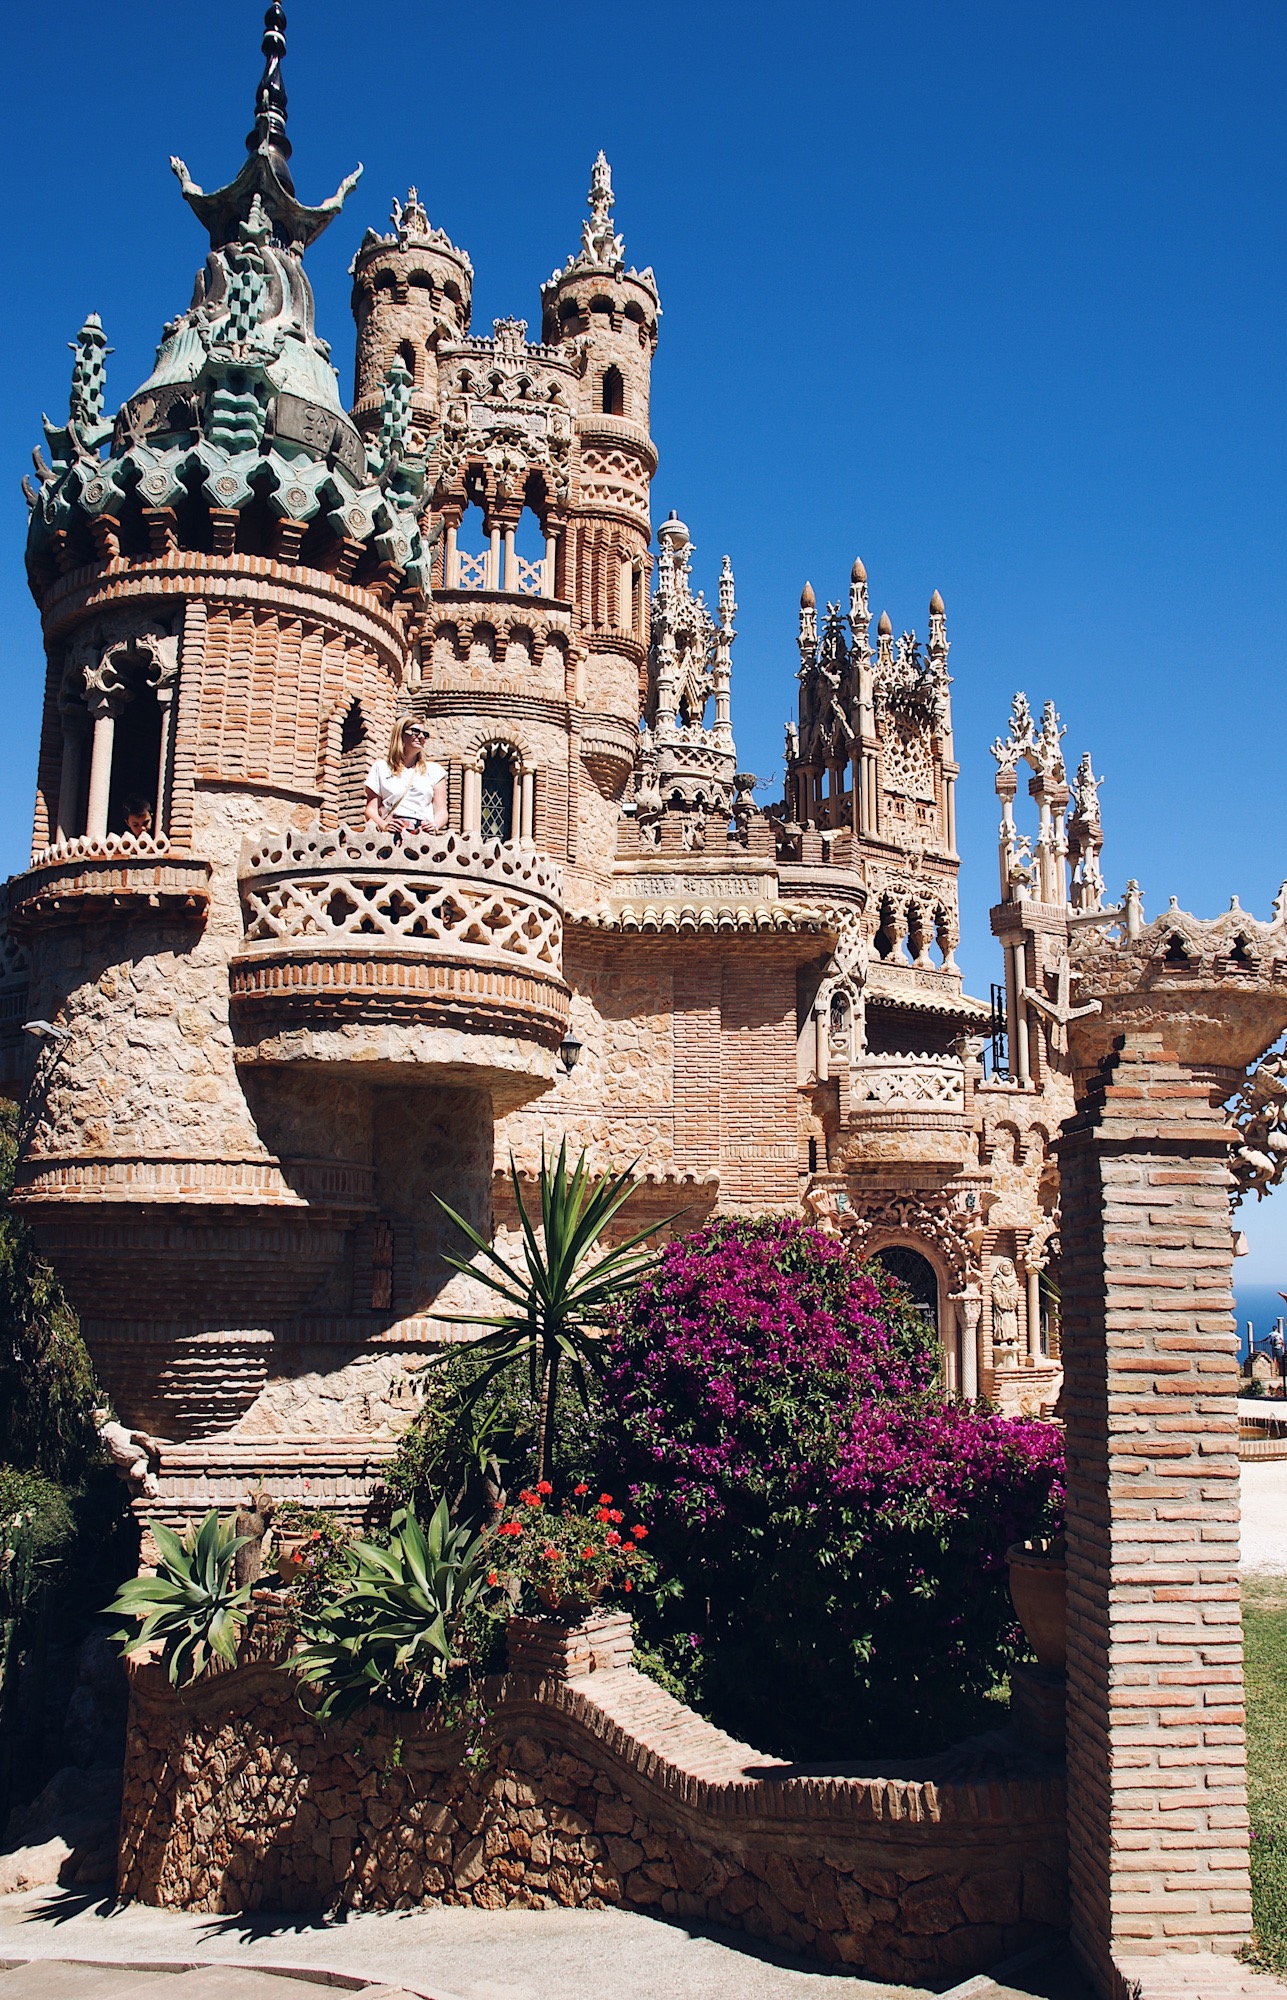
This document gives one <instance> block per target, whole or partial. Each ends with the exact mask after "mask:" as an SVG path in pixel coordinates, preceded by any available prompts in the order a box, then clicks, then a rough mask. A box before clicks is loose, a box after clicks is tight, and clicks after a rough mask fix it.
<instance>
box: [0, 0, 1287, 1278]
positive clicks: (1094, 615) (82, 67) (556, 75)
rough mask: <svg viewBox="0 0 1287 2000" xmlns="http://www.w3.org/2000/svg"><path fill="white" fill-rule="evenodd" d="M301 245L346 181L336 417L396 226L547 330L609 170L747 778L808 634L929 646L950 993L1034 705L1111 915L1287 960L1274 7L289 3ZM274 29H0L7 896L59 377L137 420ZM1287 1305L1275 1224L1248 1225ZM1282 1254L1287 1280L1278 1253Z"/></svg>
mask: <svg viewBox="0 0 1287 2000" xmlns="http://www.w3.org/2000/svg"><path fill="white" fill-rule="evenodd" d="M287 12H288V14H289V17H290V30H289V54H288V58H287V70H286V77H287V84H288V88H289V92H290V130H291V136H292V139H293V142H294V146H295V155H294V163H293V164H294V166H295V169H296V180H297V185H298V187H299V190H300V194H301V196H302V198H304V199H305V200H310V201H315V200H319V199H321V198H322V196H324V195H326V194H329V193H330V192H331V191H332V189H333V188H334V187H335V186H336V184H337V183H338V181H339V180H340V178H341V177H342V175H343V174H344V173H346V172H347V171H348V170H349V168H350V167H352V166H353V165H354V164H355V163H356V161H358V160H359V159H360V160H362V161H363V162H364V163H365V167H366V172H365V175H364V177H363V180H362V181H361V183H360V184H359V187H358V189H357V191H356V193H355V194H354V195H353V196H352V197H351V199H350V201H349V204H348V207H347V209H346V211H345V214H344V215H343V216H342V217H341V219H340V220H339V221H338V222H337V223H335V224H333V226H332V228H331V230H330V231H329V233H328V234H327V235H326V236H325V237H324V238H323V240H322V241H321V243H319V245H318V246H317V248H316V251H315V252H314V253H313V254H312V255H311V257H310V268H311V271H312V276H313V283H314V285H315V287H316V290H317V295H318V308H319V321H320V326H321V330H322V332H323V333H324V334H325V335H326V336H327V338H329V339H330V340H331V341H332V343H333V345H334V349H335V355H336V359H337V362H338V364H339V367H340V372H341V377H342V380H343V383H344V386H345V392H346V394H347V393H348V389H349V384H350V369H351V360H352V322H351V319H350V317H349V311H348V281H347V278H346V275H345V269H346V266H347V264H348V261H349V259H350V257H351V256H352V253H353V251H354V249H355V248H356V245H357V243H358V241H359V239H360V237H361V235H362V232H363V230H364V229H365V228H366V226H367V225H368V223H375V224H377V225H383V223H384V221H385V218H386V216H387V213H388V206H389V201H390V198H391V197H392V196H393V195H394V194H399V195H403V194H405V192H406V187H407V184H408V182H409V181H415V182H416V183H417V184H418V186H419V188H420V191H421V195H422V197H423V199H424V201H425V203H426V206H427V207H428V210H429V213H430V217H431V219H432V220H433V221H434V222H435V223H438V224H440V225H441V226H442V227H444V228H446V229H447V230H448V231H449V232H450V234H451V235H452V237H453V238H454V240H455V241H456V242H458V243H460V244H462V245H463V246H464V247H465V248H466V249H467V250H468V251H469V253H470V256H471V257H472V259H473V262H474V267H475V271H476V274H477V275H476V289H475V314H474V322H475V327H476V328H477V329H478V330H480V331H484V332H485V331H488V330H489V329H490V323H491V320H492V319H493V318H494V317H496V316H498V315H500V314H502V313H511V312H514V313H518V314H520V315H522V316H525V317H526V318H527V319H528V320H529V322H530V323H531V327H532V331H533V333H535V332H536V330H537V327H538V323H539V304H538V298H537V288H538V285H539V283H540V281H541V280H542V279H543V278H544V277H546V276H547V275H548V274H549V272H550V270H551V268H552V267H553V266H554V265H555V264H556V263H561V262H562V261H563V259H564V257H565V256H566V255H567V254H568V252H569V251H571V250H573V249H574V248H575V247H576V244H577V240H578V231H579V225H580V219H581V216H582V214H583V212H584V195H585V190H586V186H587V183H588V176H589V167H590V162H591V160H592V158H593V156H594V153H595V151H596V150H597V148H598V147H599V146H603V147H604V148H605V149H606V151H607V153H608V156H609V158H610V160H611V162H612V166H613V171H614V177H615V183H616V189H617V211H616V216H617V224H618V227H619V228H620V229H621V230H623V232H624V234H625V238H626V250H627V255H628V257H629V259H630V260H631V261H632V262H634V263H637V264H640V265H642V264H645V263H651V264H652V265H653V266H654V268H655V270H656V273H657V279H658V283H659V285H660V289H661V297H662V304H663V307H664V318H663V321H662V340H661V347H660V350H659V353H658V357H657V365H656V372H655V378H654V391H655V393H654V404H653V416H654V421H653V430H654V434H655V436H656V439H657V442H658V445H659V447H660V452H661V467H660V471H659V473H658V476H657V481H656V488H655V494H654V501H655V507H654V512H655V514H656V515H657V517H658V518H660V517H661V516H662V515H664V514H665V512H666V511H667V510H668V509H670V508H671V507H675V508H677V509H678V510H679V512H680V513H681V514H682V515H683V517H684V518H685V520H686V521H687V522H688V524H689V526H690V528H691V529H692V532H693V535H694V537H695V540H696V542H697V544H698V557H697V567H698V573H699V580H701V581H703V582H705V584H706V585H707V588H708V590H712V589H713V585H714V580H715V577H716V574H717V571H718V564H719V558H720V556H721V555H722V554H723V552H724V551H725V550H727V551H728V553H729V554H730V555H731V557H732V560H733V565H734V569H735V571H736V575H737V584H738V601H739V605H740V614H739V619H738V624H739V630H740V634H741V636H740V637H739V640H738V643H737V648H736V653H735V670H736V677H735V683H734V689H735V705H734V721H735V725H736V728H737V735H738V744H739V749H740V751H741V761H742V763H743V764H744V765H745V766H747V767H749V768H750V769H753V770H755V771H757V772H759V773H760V774H761V776H762V777H765V778H772V777H774V776H775V775H778V774H780V771H781V736H782V723H783V721H784V720H785V718H786V716H787V714H788V713H789V710H790V707H791V703H792V700H793V695H794V684H793V681H792V672H793V668H794V664H795V651H794V631H795V606H796V604H797V601H798V598H799V591H800V585H801V583H802V581H803V580H804V578H805V577H806V576H808V577H810V578H811V579H812V581H813V583H814V586H815V588H816V590H817V593H818V597H819V600H820V601H825V599H826V598H827V597H828V596H842V595H843V593H844V591H845V589H846V584H847V578H848V573H849V568H850V564H851V562H852V560H853V557H854V555H855V554H856V553H861V555H862V557H863V559H864V561H865V562H866V565H867V569H868V573H869V576H870V579H871V591H872V602H873V609H874V610H877V611H878V610H879V609H880V608H881V607H882V606H885V607H887V608H888V610H889V612H890V615H891V617H892V619H893V621H894V626H895V629H896V630H900V629H901V628H902V627H903V626H904V625H908V624H914V625H916V626H917V628H918V629H920V630H921V631H922V632H923V630H924V624H925V610H926V605H927V602H928V599H929V595H930V592H931V590H932V589H933V588H934V587H935V586H937V587H938V588H939V589H941V590H942V592H943V595H944V597H945V599H946V601H947V608H948V619H949V634H950V637H951V639H952V642H953V652H952V658H951V666H952V670H953V673H954V675H955V690H954V697H955V711H956V728H957V746H958V754H959V756H960V759H961V763H962V766H963V771H962V780H961V787H960V838H961V846H962V851H963V854H964V857H965V863H966V866H965V870H964V872H963V876H962V916H963V927H964V931H965V945H964V949H963V951H962V954H961V956H962V962H963V964H964V967H965V970H966V975H967V980H968V982H969V984H970V985H971V987H972V988H973V989H974V990H975V991H976V992H980V991H983V992H985V991H986V987H987V982H988V980H989V979H990V978H994V977H996V976H997V969H998V968H997V965H996V962H995V959H994V956H993V952H992V948H991V945H990V941H989V939H988V935H987V919H986V910H987V906H988V904H989V902H990V901H991V900H992V897H993V894H994V892H995V883H994V867H995V863H994V858H993V853H994V850H993V836H994V827H995V819H996V809H995V802H994V800H993V796H992V790H991V771H992V764H991V760H990V758H989V757H988V755H987V749H986V746H987V744H988V743H989V742H990V741H991V740H992V737H993V736H994V735H995V734H996V733H997V730H998V729H999V728H1000V727H1001V725H1002V724H1003V722H1004V718H1005V714H1006V711H1007V709H1008V705H1009V700H1010V696H1011V694H1012V692H1013V691H1014V689H1015V688H1016V687H1020V686H1021V687H1023V688H1025V689H1026V691H1027V693H1028V694H1029V696H1030V697H1031V698H1032V700H1033V702H1034V704H1036V703H1039V702H1040V701H1042V700H1043V699H1044V698H1045V697H1046V696H1047V695H1053V697H1054V698H1055V700H1056V702H1057V703H1058V705H1059V708H1060V710H1061V712H1062V714H1063V717H1064V720H1065V721H1066V722H1067V724H1068V738H1067V749H1068V751H1069V753H1070V761H1072V760H1075V758H1076V757H1077V756H1078V755H1079V754H1080V752H1081V750H1082V749H1083V748H1084V747H1089V748H1091V750H1092V751H1093V753H1094V755H1095V758H1096V764H1097V767H1102V769H1103V771H1104V772H1105V773H1106V782H1105V785H1104V790H1103V794H1102V801H1103V808H1104V816H1105V822H1106V828H1107V836H1108V844H1107V848H1106V852H1105V857H1104V859H1105V868H1106V873H1107V876H1108V881H1109V885H1110V889H1112V890H1113V891H1116V890H1117V889H1119V888H1120V885H1121V883H1122V881H1123V880H1124V878H1125V877H1126V875H1128V874H1134V875H1136V876H1138V878H1139V880H1140V881H1141V883H1142V884H1143V887H1144V891H1145V897H1146V908H1147V909H1148V910H1149V911H1152V912H1156V911H1157V910H1158V909H1159V908H1160V907H1161V906H1163V905H1164V904H1165V902H1166V899H1167V897H1168V896H1169V895H1170V894H1171V893H1172V892H1174V893H1176V894H1177V895H1178V896H1179V898H1180V900H1181V902H1182V904H1184V906H1185V907H1186V908H1189V909H1192V910H1195V911H1197V912H1198V913H1200V914H1208V915H1209V914H1212V913H1214V912H1215V911H1216V910H1218V909H1220V908H1223V907H1224V906H1225V905H1226V904H1227V902H1228V899H1229V896H1230V894H1231V893H1233V892H1235V891H1236V892H1237V894H1238V895H1239V897H1240V898H1241V900H1242V902H1243V904H1244V905H1245V906H1246V907H1247V908H1248V909H1251V910H1252V911H1254V912H1256V913H1257V914H1260V915H1267V914H1268V909H1269V904H1270V900H1271V898H1272V896H1273V894H1274V892H1275V890H1276V889H1277V887H1278V885H1279V883H1280V881H1281V880H1282V879H1283V877H1284V875H1287V840H1285V839H1284V838H1283V835H1282V833H1281V830H1280V829H1281V824H1282V804H1281V800H1282V787H1283V756H1282V750H1283V738H1284V728H1283V724H1284V694H1283V689H1284V675H1283V667H1284V655H1285V654H1287V604H1285V602H1284V599H1285V596H1287V592H1285V589H1284V586H1285V583H1287V486H1285V483H1284V415H1285V409H1287V368H1285V366H1284V354H1283V339H1282V328H1283V325H1284V322H1285V320H1287V312H1285V311H1284V307H1285V305H1287V298H1285V296H1284V294H1285V292H1287V278H1285V277H1284V272H1285V271H1287V259H1285V258H1284V242H1283V236H1284V213H1285V209H1287V196H1285V193H1284V190H1285V189H1287V136H1285V131H1284V118H1283V111H1282V106H1283V102H1284V84H1285V83H1287V6H1284V5H1283V4H1282V0H1273V4H1260V0H1222V4H1220V5H1215V4H1210V0H1208V4H1206V5H1201V6H1199V5H1195V4H1191V0H1079V4H1076V5H1074V4H1072V0H1059V3H1058V4H1056V0H1024V4H1006V3H1005V0H998V4H984V3H983V0H942V4H917V0H894V4H890V0H882V4H873V3H872V0H845V3H844V4H825V0H797V4H795V5H793V6H790V7H784V6H765V5H761V4H744V5H742V6H740V7H733V6H730V5H727V4H724V5H716V4H711V0H690V4H688V5H686V6H684V7H682V8H680V9H678V10H668V9H664V8H657V7H653V8H647V9H640V8H625V7H617V8H613V9H609V10H601V11H599V12H598V13H593V12H591V13H589V14H587V13H586V12H585V10H582V9H579V8H572V7H566V6H559V5H557V4H556V5H555V6H553V7H549V8H538V7H535V6H525V7H515V6H513V5H511V4H508V0H493V4H491V5H490V6H488V7H486V8H478V7H474V8H469V9H462V8H457V7H452V6H450V5H446V4H442V5H434V6H432V7H430V6H426V5H424V4H422V0H401V4H399V5H398V6H392V5H389V4H386V0H367V4H366V5H364V6H362V7H360V8H359V7H353V6H351V5H348V6H345V5H341V4H339V0H287ZM261 17H262V9H261V8H259V7H257V6H255V5H253V4H251V0H235V4H234V0H216V4H215V5H214V6H210V5H208V4H206V5H201V6H198V5H196V4H193V0H167V4H166V5H164V6H162V5H160V4H157V0H132V4H129V5H121V4H120V0H94V4H93V5H90V4H89V3H88V0H58V4H57V5H56V6H47V7H43V8H32V7H24V8H19V7H17V6H14V7H11V8H10V9H9V10H8V11H7V18H6V25H5V31H4V32H5V44H6V46H5V62H4V80H3V86H2V88H3V93H4V128H3V129H4V133H5V142H6V155H7V181H8V199H7V201H6V202H5V204H4V208H3V214H2V215H0V230H3V234H4V237H5V242H4V249H3V268H4V270H5V272H6V275H7V280H8V283H7V295H8V298H9V301H10V304H9V309H8V312H7V313H6V315H5V319H4V325H3V334H2V338H3V354H2V355H0V364H2V366H3V376H2V378H0V379H2V380H3V383H4V393H3V398H2V399H0V422H2V424H3V445H4V451H3V462H4V463H5V465H7V466H8V467H9V469H10V484H9V487H8V498H7V500H6V502H5V505H4V508H3V511H2V513H0V521H2V522H3V533H2V534H0V613H2V615H3V629H4V633H5V640H6V644H5V677H6V688H7V691H8V708H7V718H6V727H5V728H4V730H3V731H2V732H0V761H2V765H3V780H4V782H3V784H0V847H2V850H3V851H2V853H0V861H3V862H4V863H5V865H7V866H10V867H13V866H17V865H19V864H20V863H21V861H22V860H23V859H24V857H25V849H26V843H27V840H28V837H29V821H30V805H31V795H32V787H33V779H34V759H35V739H36V719H37V706H38V696H39V685H40V667H39V648H38V634H37V625H36V619H35V614H34V611H33V608H32V606H31V603H30V600H29V598H28V597H27V594H26V589H25V583H24V578H23V569H22V538H23V528H24V509H23V504H22V500H21V496H20V494H19V492H18V479H19V476H20V474H21V473H22V471H23V470H25V469H26V468H27V466H28V464H29V456H28V454H29V452H30V448H31V446H32V445H33V444H35V443H36V442H38V441H39V437H40V432H39V424H38V419H39V415H40V412H41V410H42V408H44V409H47V410H48V411H49V412H50V414H51V415H52V416H55V417H58V416H60V415H61V414H62V413H63V411H64V410H65V407H66V391H67V382H68V375H69V366H70V358H69V356H68V352H67V348H66V345H65V343H66V342H67V341H68V340H69V339H70V338H71V336H72V335H73V334H74V332H75V330H76V328H77V326H78V325H79V324H80V322H81V320H82V318H83V317H84V314H85V313H86V312H87V311H89V310H91V309H95V310H97V311H99V312H100V313H101V315H102V318H103V322H104V325H105V327H106V329H107V333H108V338H109V340H110V341H111V342H112V344H113V346H114V347H115V350H116V352H115V353H114V355H113V356H112V357H111V360H110V363H109V371H110V372H109V377H108V394H109V403H110V404H111V406H112V407H115V404H116V403H117V402H119V401H120V399H121V398H122V397H123V396H124V395H126V394H128V393H129V391H130V390H131V389H132V388H134V387H135V386H136V385H137V383H138V382H139V381H140V380H141V379H142V378H143V376H144V375H145V374H146V372H147V369H148V367H149V365H150V361H151V356H152V351H153V347H154V344H155V342H156V339H157V337H158V336H159V333H160V329H161V325H162V322H163V321H164V320H165V319H166V318H168V317H169V316H170V315H171V314H173V313H175V312H176V311H178V310H180V309H181V308H182V307H183V306H184V305H185V304H186V302H187V300H188V297H189V295H190V288H191V282H192V276H193V273H194V271H195V270H196V268H197V266H198V264H199V262H200V257H201V235H200V231H199V230H198V228H197V225H196V222H195V220H194V218H193V217H191V216H190V215H189V213H188V211H187V210H186V209H185V207H184V206H183V203H182V201H181V199H180V197H179V192H178V187H177V184H176V183H175V181H174V180H173V179H172V177H171V175H170V172H169V168H168V165H167V160H168V156H169V155H170V153H172V152H175V153H180V154H182V156H183V157H184V159H186V161H187V162H188V165H189V168H190V169H191V171H192V173H193V175H194V176H195V178H196V179H197V180H198V181H200V182H201V183H202V184H203V185H205V186H212V185H217V184H218V183H219V182H220V181H222V180H224V179H226V178H227V177H228V176H229V175H230V174H231V173H232V172H233V171H235V169H236V166H237V163H238V161H239V159H240V157H241V154H242V144H243V137H244V134H245V132H246V131H247V129H248V127H249V123H250V114H251V109H252V102H253V92H254V84H255V80H256V77H257V75H258V70H259V56H258V39H259V33H260V23H261ZM1247 1221H1248V1227H1249V1231H1250V1233H1251V1236H1252V1241H1253V1246H1254V1255H1253V1257H1252V1258H1251V1259H1250V1260H1248V1263H1247V1265H1246V1266H1245V1267H1244V1268H1245V1270H1246V1274H1247V1276H1248V1277H1251V1276H1255V1277H1256V1278H1257V1279H1263V1280H1265V1281H1272V1280H1273V1279H1275V1278H1279V1280H1280V1282H1282V1283H1283V1284H1284V1286H1287V1200H1285V1199H1283V1198H1282V1197H1279V1198H1277V1199H1275V1200H1274V1201H1272V1202H1271V1203H1268V1204H1266V1205H1264V1207H1262V1209H1261V1210H1260V1211H1259V1214H1258V1215H1257V1214H1252V1215H1251V1216H1250V1217H1249V1218H1247ZM1279 1246H1281V1249H1280V1247H1279Z"/></svg>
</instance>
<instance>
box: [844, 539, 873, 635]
mask: <svg viewBox="0 0 1287 2000" xmlns="http://www.w3.org/2000/svg"><path fill="white" fill-rule="evenodd" d="M870 623H871V610H870V608H869V606H868V603H867V571H866V569H865V568H864V567H863V563H862V558H861V557H860V556H855V558H854V566H853V568H852V569H851V570H850V572H849V624H850V628H851V630H852V632H853V635H854V639H855V640H856V642H857V643H858V645H859V646H860V647H865V646H866V644H867V627H868V626H869V625H870Z"/></svg>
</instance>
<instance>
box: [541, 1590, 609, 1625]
mask: <svg viewBox="0 0 1287 2000" xmlns="http://www.w3.org/2000/svg"><path fill="white" fill-rule="evenodd" d="M604 1587H605V1586H604V1585H603V1584H601V1583H596V1584H592V1585H591V1586H590V1588H589V1589H588V1590H578V1591H577V1592H576V1593H575V1595H573V1594H571V1593H569V1592H561V1591H560V1590H559V1588H558V1586H557V1584H550V1583H546V1584H540V1583H538V1584H537V1585H536V1594H537V1596H538V1597H539V1598H540V1600H541V1603H542V1604H543V1605H544V1606H545V1608H546V1610H547V1611H549V1612H552V1613H553V1615H554V1616H555V1617H556V1618H561V1619H571V1620H573V1621H575V1620H576V1619H578V1618H584V1616H585V1614H586V1612H587V1611H588V1610H589V1609H590V1607H591V1605H592V1604H597V1603H598V1602H599V1599H600V1598H601V1597H602V1596H603V1592H604Z"/></svg>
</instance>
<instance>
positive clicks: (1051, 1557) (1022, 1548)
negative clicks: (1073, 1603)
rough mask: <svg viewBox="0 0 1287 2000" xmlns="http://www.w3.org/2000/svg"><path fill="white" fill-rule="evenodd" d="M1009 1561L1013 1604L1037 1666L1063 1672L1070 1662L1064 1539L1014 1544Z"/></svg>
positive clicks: (1007, 1558)
mask: <svg viewBox="0 0 1287 2000" xmlns="http://www.w3.org/2000/svg"><path fill="white" fill-rule="evenodd" d="M1005 1559H1006V1562H1007V1563H1008V1564H1009V1567H1010V1602H1011V1603H1012V1604H1013V1606H1014V1611H1015V1616H1016V1618H1017V1619H1018V1620H1019V1623H1020V1624H1021V1625H1022V1627H1023V1630H1024V1636H1025V1638H1026V1639H1027V1641H1028V1644H1029V1645H1030V1646H1031V1647H1032V1650H1033V1652H1034V1653H1035V1654H1036V1656H1037V1664H1038V1666H1041V1667H1053V1668H1054V1669H1056V1671H1057V1672H1059V1673H1062V1672H1063V1671H1064V1667H1065V1665H1066V1663H1067V1659H1068V1631H1067V1608H1068V1572H1067V1568H1066V1565H1065V1561H1064V1544H1063V1540H1062V1538H1061V1539H1060V1540H1058V1541H1055V1542H1036V1543H1029V1542H1013V1543H1012V1544H1011V1545H1010V1547H1009V1548H1008V1549H1007V1550H1006V1552H1005Z"/></svg>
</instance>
